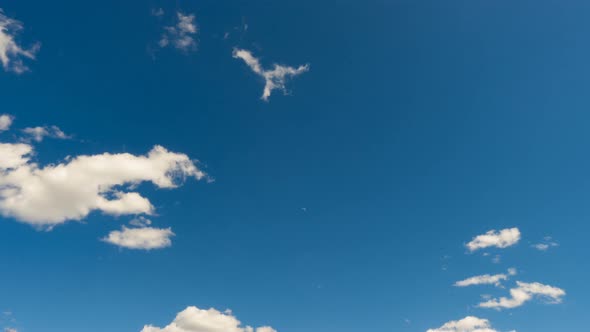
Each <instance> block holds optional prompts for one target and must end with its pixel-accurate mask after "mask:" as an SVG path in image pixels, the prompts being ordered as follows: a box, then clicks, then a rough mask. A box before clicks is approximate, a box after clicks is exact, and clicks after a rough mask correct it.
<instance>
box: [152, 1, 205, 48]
mask: <svg viewBox="0 0 590 332" xmlns="http://www.w3.org/2000/svg"><path fill="white" fill-rule="evenodd" d="M161 14H162V15H163V11H162V12H161ZM176 18H177V20H178V21H177V23H176V24H175V25H173V26H167V27H164V33H163V34H162V36H161V37H160V41H159V42H158V45H160V47H167V46H169V45H172V46H174V47H175V48H177V49H179V50H181V51H185V52H186V51H189V50H195V49H196V47H197V42H196V40H195V36H196V35H197V33H198V32H199V29H198V27H197V24H196V22H195V15H194V14H189V15H185V14H183V13H181V12H177V13H176Z"/></svg>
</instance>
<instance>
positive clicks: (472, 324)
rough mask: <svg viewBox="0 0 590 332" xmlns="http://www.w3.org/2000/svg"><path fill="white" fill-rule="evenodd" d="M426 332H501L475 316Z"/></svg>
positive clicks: (488, 322)
mask: <svg viewBox="0 0 590 332" xmlns="http://www.w3.org/2000/svg"><path fill="white" fill-rule="evenodd" d="M426 332H499V331H498V330H495V329H493V328H492V325H491V324H490V321H489V320H487V319H483V318H478V317H474V316H467V317H465V318H463V319H460V320H454V321H450V322H447V323H445V324H444V325H443V326H441V327H439V328H435V329H429V330H427V331H426Z"/></svg>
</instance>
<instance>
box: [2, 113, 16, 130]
mask: <svg viewBox="0 0 590 332" xmlns="http://www.w3.org/2000/svg"><path fill="white" fill-rule="evenodd" d="M13 120H14V117H13V116H12V115H10V114H0V132H3V131H6V130H8V129H10V126H11V125H12V121H13Z"/></svg>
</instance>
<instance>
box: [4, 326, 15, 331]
mask: <svg viewBox="0 0 590 332" xmlns="http://www.w3.org/2000/svg"><path fill="white" fill-rule="evenodd" d="M4 332H18V331H17V330H16V329H13V328H11V327H7V328H5V329H4Z"/></svg>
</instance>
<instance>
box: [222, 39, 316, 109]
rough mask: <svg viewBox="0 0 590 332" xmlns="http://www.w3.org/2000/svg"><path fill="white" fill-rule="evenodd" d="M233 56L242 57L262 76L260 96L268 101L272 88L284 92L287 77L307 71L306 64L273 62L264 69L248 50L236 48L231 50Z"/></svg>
mask: <svg viewBox="0 0 590 332" xmlns="http://www.w3.org/2000/svg"><path fill="white" fill-rule="evenodd" d="M233 57H234V58H236V59H242V60H243V61H244V62H245V63H246V65H248V67H250V69H252V71H253V72H254V73H256V74H258V75H259V76H260V77H262V78H264V81H265V84H264V91H263V92H262V97H261V98H262V100H264V101H268V98H269V97H270V94H271V93H272V90H275V89H278V90H282V91H283V93H285V94H286V93H287V90H286V88H285V83H286V81H287V79H288V78H290V77H294V76H297V75H300V74H303V73H305V72H307V71H309V65H308V64H305V65H301V66H299V67H297V68H294V67H289V66H281V65H278V64H274V65H273V68H272V69H269V70H265V69H264V68H262V66H261V65H260V61H259V60H258V59H257V58H256V57H254V55H252V53H251V52H250V51H247V50H242V49H237V48H236V49H234V51H233Z"/></svg>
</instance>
